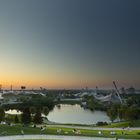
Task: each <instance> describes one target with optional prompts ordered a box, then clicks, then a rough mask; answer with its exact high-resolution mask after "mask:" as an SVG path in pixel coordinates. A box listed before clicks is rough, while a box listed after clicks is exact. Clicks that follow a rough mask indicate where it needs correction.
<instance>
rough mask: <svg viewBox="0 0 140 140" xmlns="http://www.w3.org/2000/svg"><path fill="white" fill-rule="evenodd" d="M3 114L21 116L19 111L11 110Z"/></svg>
mask: <svg viewBox="0 0 140 140" xmlns="http://www.w3.org/2000/svg"><path fill="white" fill-rule="evenodd" d="M5 113H7V114H21V112H20V111H17V110H15V109H13V110H11V109H10V110H8V111H5Z"/></svg>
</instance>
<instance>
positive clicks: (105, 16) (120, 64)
mask: <svg viewBox="0 0 140 140" xmlns="http://www.w3.org/2000/svg"><path fill="white" fill-rule="evenodd" d="M139 6H140V1H137V0H136V1H133V3H132V0H127V1H122V0H117V1H112V0H107V1H104V0H100V1H99V0H94V1H92V0H87V1H85V0H76V1H75V0H69V1H68V0H59V1H58V0H53V1H52V0H41V1H40V0H30V1H28V0H22V1H19V0H11V1H9V0H0V19H1V20H0V84H1V85H2V87H3V88H5V89H6V88H10V85H13V88H15V89H17V88H18V89H20V87H21V86H22V85H24V86H26V87H27V88H30V89H32V88H37V89H38V88H39V87H44V88H55V89H57V88H62V89H63V88H66V89H67V88H85V87H89V88H95V87H96V86H99V87H101V88H111V87H113V85H112V81H117V82H118V84H119V85H120V86H126V87H129V86H134V87H136V88H140V78H139V73H140V62H139V60H140V55H139V52H140V19H139V14H140V8H139Z"/></svg>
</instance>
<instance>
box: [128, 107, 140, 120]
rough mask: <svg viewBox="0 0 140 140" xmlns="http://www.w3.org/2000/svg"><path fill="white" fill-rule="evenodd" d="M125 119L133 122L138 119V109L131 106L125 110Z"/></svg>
mask: <svg viewBox="0 0 140 140" xmlns="http://www.w3.org/2000/svg"><path fill="white" fill-rule="evenodd" d="M126 118H127V119H128V120H131V121H134V120H138V119H140V108H139V107H138V106H137V105H132V106H131V107H129V108H128V109H127V110H126Z"/></svg>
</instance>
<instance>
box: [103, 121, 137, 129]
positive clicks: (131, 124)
mask: <svg viewBox="0 0 140 140" xmlns="http://www.w3.org/2000/svg"><path fill="white" fill-rule="evenodd" d="M128 126H129V127H140V120H137V121H133V122H131V121H124V122H115V123H111V124H109V125H106V126H104V127H108V128H109V127H111V128H114V127H117V128H122V127H128Z"/></svg>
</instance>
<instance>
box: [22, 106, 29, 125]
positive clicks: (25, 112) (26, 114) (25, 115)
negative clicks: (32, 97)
mask: <svg viewBox="0 0 140 140" xmlns="http://www.w3.org/2000/svg"><path fill="white" fill-rule="evenodd" d="M21 121H22V122H23V123H24V124H29V123H30V122H31V114H30V110H29V108H24V110H23V113H22V115H21Z"/></svg>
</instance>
